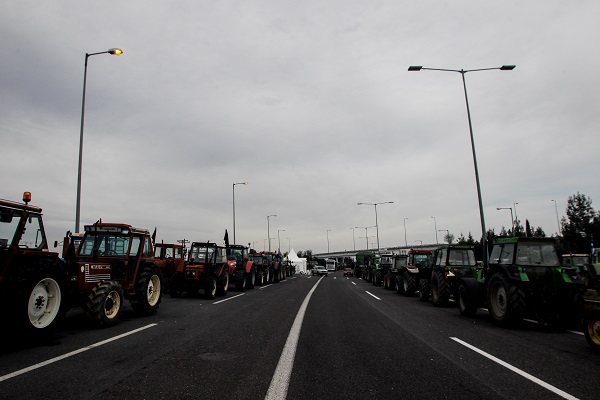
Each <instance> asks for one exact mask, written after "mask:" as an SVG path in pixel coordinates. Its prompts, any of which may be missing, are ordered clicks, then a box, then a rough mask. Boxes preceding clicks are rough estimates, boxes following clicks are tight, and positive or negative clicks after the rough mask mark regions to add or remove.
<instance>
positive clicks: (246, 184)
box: [233, 182, 248, 244]
mask: <svg viewBox="0 0 600 400" xmlns="http://www.w3.org/2000/svg"><path fill="white" fill-rule="evenodd" d="M235 185H244V186H248V182H239V183H234V184H233V244H235Z"/></svg>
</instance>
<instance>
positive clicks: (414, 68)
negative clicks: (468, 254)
mask: <svg viewBox="0 0 600 400" xmlns="http://www.w3.org/2000/svg"><path fill="white" fill-rule="evenodd" d="M494 69H499V70H501V71H512V70H513V69H515V66H514V65H503V66H501V67H494V68H478V69H467V70H465V69H442V68H424V67H423V66H420V65H418V66H415V65H413V66H410V67H409V68H408V70H409V71H421V70H429V71H446V72H458V73H459V74H461V76H462V81H463V88H464V90H465V102H466V104H467V118H468V119H469V133H470V134H471V149H472V151H473V166H474V168H475V182H476V183H477V199H478V200H479V217H480V218H481V245H482V248H483V262H484V265H487V263H488V251H487V243H486V231H485V217H484V215H483V201H482V200H481V186H480V185H479V171H478V169H477V156H476V154H475V140H474V139H473V125H472V123H471V111H470V109H469V98H468V96H467V83H466V81H465V74H466V73H467V72H476V71H489V70H494Z"/></svg>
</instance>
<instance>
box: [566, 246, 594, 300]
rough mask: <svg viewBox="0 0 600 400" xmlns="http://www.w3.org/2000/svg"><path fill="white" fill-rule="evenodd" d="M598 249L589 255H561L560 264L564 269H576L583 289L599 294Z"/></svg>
mask: <svg viewBox="0 0 600 400" xmlns="http://www.w3.org/2000/svg"><path fill="white" fill-rule="evenodd" d="M599 251H600V249H593V252H592V254H591V256H590V254H563V255H562V263H563V266H565V267H566V268H577V269H578V270H579V274H580V275H581V277H582V278H583V281H584V283H585V287H586V288H588V289H592V290H595V291H596V292H600V252H599Z"/></svg>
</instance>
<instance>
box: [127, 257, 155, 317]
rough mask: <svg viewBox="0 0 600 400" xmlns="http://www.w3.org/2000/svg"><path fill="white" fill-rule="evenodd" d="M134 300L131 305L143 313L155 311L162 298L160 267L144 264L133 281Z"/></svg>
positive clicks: (147, 313)
mask: <svg viewBox="0 0 600 400" xmlns="http://www.w3.org/2000/svg"><path fill="white" fill-rule="evenodd" d="M134 290H135V301H134V302H132V304H131V306H132V307H133V309H134V310H135V311H137V312H139V313H141V314H144V315H151V314H154V313H155V312H156V310H157V309H158V306H159V305H160V301H161V298H162V274H161V272H160V269H158V268H157V267H155V266H153V265H150V266H146V267H145V268H144V269H143V270H142V272H141V273H140V274H138V277H137V279H136V281H135V285H134Z"/></svg>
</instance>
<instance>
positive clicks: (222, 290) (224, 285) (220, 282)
mask: <svg viewBox="0 0 600 400" xmlns="http://www.w3.org/2000/svg"><path fill="white" fill-rule="evenodd" d="M228 288H229V271H227V269H223V272H222V273H221V276H219V277H218V278H217V295H218V296H226V295H227V289H228Z"/></svg>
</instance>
